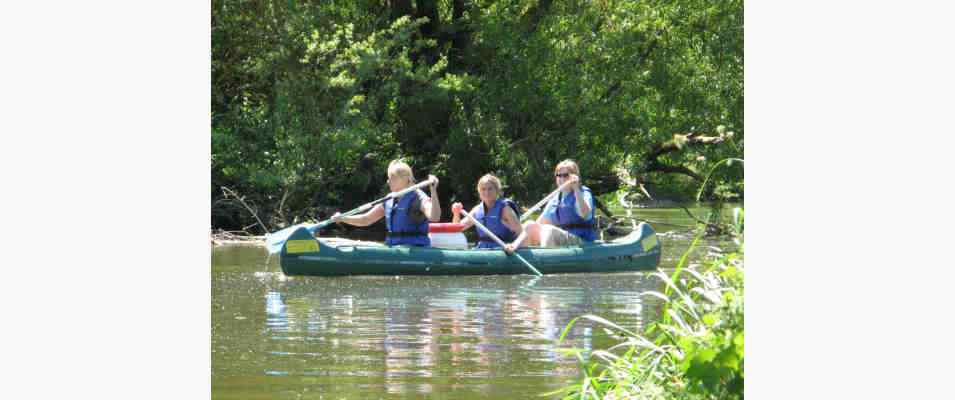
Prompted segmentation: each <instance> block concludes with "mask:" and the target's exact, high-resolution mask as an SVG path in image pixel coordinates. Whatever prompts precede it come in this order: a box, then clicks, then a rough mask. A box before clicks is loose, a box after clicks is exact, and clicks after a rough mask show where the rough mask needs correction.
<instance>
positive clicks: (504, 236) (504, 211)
mask: <svg viewBox="0 0 955 400" xmlns="http://www.w3.org/2000/svg"><path fill="white" fill-rule="evenodd" d="M477 191H478V197H480V198H481V204H478V205H476V206H474V208H473V209H472V210H471V212H470V213H468V214H470V215H471V217H473V218H475V219H477V220H479V221H481V224H483V225H484V226H485V227H487V229H488V230H490V231H491V232H493V233H494V234H495V235H496V236H497V237H498V238H500V239H501V241H504V242H510V241H512V240H514V239H515V238H517V236H518V235H520V234H521V232H523V231H524V229H523V227H521V222H520V218H518V217H517V205H516V204H514V202H513V201H511V199H502V198H501V180H500V179H498V178H497V177H496V176H494V175H491V174H486V175H484V176H482V177H481V179H480V180H478V184H477ZM462 208H464V206H463V205H462V204H461V203H454V204H452V205H451V212H452V213H453V214H454V217H453V218H452V222H454V223H459V222H460V223H462V224H464V229H468V228H470V227H472V226H474V221H473V220H472V219H471V218H470V217H468V218H464V220H463V221H462V220H461V209H462ZM500 247H501V246H500V245H498V244H497V242H495V241H494V240H493V239H491V237H490V236H488V235H487V234H486V233H484V230H483V229H478V244H477V248H479V249H499V248H500Z"/></svg>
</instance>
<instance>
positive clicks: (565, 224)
mask: <svg viewBox="0 0 955 400" xmlns="http://www.w3.org/2000/svg"><path fill="white" fill-rule="evenodd" d="M554 182H555V184H556V185H557V187H560V186H561V185H563V184H564V183H566V182H570V183H571V184H570V185H568V186H567V187H565V188H564V189H563V190H562V191H561V192H560V193H558V195H557V196H556V197H554V198H553V199H551V200H550V201H549V202H548V203H547V205H546V206H545V207H544V212H543V213H541V216H540V217H538V218H537V221H531V222H528V223H526V224H524V233H522V234H521V235H519V236H518V237H517V238H516V239H514V241H513V242H511V243H509V244H507V245H506V246H504V250H505V251H507V252H512V251H514V250H516V249H518V248H520V247H521V246H541V247H563V246H573V245H578V244H581V243H583V242H593V241H594V240H596V239H597V233H596V231H595V230H594V216H595V215H594V198H593V194H592V193H591V191H590V188H588V187H586V186H584V185H582V184H581V183H580V167H578V166H577V163H576V162H574V160H564V161H561V162H560V163H558V164H557V167H555V168H554Z"/></svg>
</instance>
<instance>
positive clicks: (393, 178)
mask: <svg viewBox="0 0 955 400" xmlns="http://www.w3.org/2000/svg"><path fill="white" fill-rule="evenodd" d="M428 179H431V180H432V181H433V182H434V183H432V184H431V186H430V188H431V197H428V195H426V194H425V193H424V192H423V191H421V190H415V191H413V192H411V193H408V194H405V195H404V196H401V197H399V198H396V199H388V200H387V201H385V202H384V203H383V204H378V205H376V206H375V207H374V208H372V209H371V210H369V211H368V212H366V213H364V214H361V215H352V216H347V217H342V216H341V213H335V215H333V216H332V221H335V222H344V223H346V224H349V225H354V226H368V225H371V224H374V223H375V222H378V220H380V219H381V217H385V226H386V227H387V228H388V236H387V238H386V239H385V244H386V245H388V246H398V245H406V246H420V247H430V246H431V239H429V238H428V223H429V221H430V222H438V221H440V220H441V202H440V201H439V200H438V178H437V177H435V176H434V175H428ZM413 184H414V176H413V175H412V173H411V167H409V166H408V164H406V163H404V162H403V161H399V160H395V161H392V162H391V164H389V165H388V187H389V188H390V189H391V191H392V193H394V192H399V191H401V190H403V189H405V188H408V187H410V186H411V185H413Z"/></svg>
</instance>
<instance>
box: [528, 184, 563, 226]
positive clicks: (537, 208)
mask: <svg viewBox="0 0 955 400" xmlns="http://www.w3.org/2000/svg"><path fill="white" fill-rule="evenodd" d="M570 183H571V182H570V181H567V182H564V184H563V185H560V187H558V188H557V190H555V191H553V192H551V193H550V194H549V195H547V197H545V198H544V200H541V201H539V202H537V204H534V207H531V208H529V209H528V210H527V211H525V212H524V214H521V222H524V220H525V219H527V217H530V216H531V214H533V213H534V211H537V210H539V209H540V208H541V207H542V206H543V205H544V204H547V202H548V201H550V199H552V198H553V197H554V196H556V195H557V193H560V191H561V190H564V187H566V186H567V185H570Z"/></svg>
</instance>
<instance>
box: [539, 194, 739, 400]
mask: <svg viewBox="0 0 955 400" xmlns="http://www.w3.org/2000/svg"><path fill="white" fill-rule="evenodd" d="M734 214H735V215H739V216H740V217H738V218H737V220H738V221H740V223H741V221H742V217H741V215H742V212H741V210H740V212H739V213H736V212H734ZM734 231H736V232H740V233H741V232H742V227H739V226H737V227H736V228H734ZM696 243H697V241H694V243H693V244H694V246H695V244H696ZM694 246H691V247H690V249H688V250H687V253H686V254H689V253H690V251H692V250H693V247H694ZM686 254H685V255H684V256H683V258H682V259H681V261H680V264H678V266H677V268H676V270H675V271H674V272H673V273H672V274H670V275H668V274H666V273H664V272H663V271H662V270H659V271H657V272H655V273H654V275H655V276H657V277H658V278H659V279H660V280H661V281H662V282H663V284H664V290H663V291H662V292H647V293H645V295H647V296H652V297H655V298H658V299H660V300H662V301H663V307H662V314H661V318H660V319H659V320H658V321H656V322H653V323H651V324H650V325H648V327H647V329H646V331H645V332H644V333H643V334H638V333H635V332H631V331H629V330H627V329H625V328H623V327H621V326H619V325H617V324H615V323H613V322H611V321H608V320H606V319H604V318H601V317H599V316H596V315H584V316H581V317H578V318H575V319H574V320H572V321H571V322H570V323H569V324H568V325H567V327H566V328H565V329H564V332H563V334H562V335H561V338H560V340H561V341H563V339H564V338H565V337H566V335H567V333H568V332H569V331H570V328H571V327H572V326H573V325H574V324H575V323H576V322H577V321H578V320H579V319H581V318H583V319H585V320H589V321H593V322H596V323H598V324H601V325H603V326H605V327H606V328H607V329H609V330H611V331H612V332H613V333H615V334H617V335H620V336H622V337H623V338H624V340H623V341H622V342H621V343H619V344H617V345H615V346H613V347H611V348H609V349H607V350H595V351H593V352H592V353H591V354H590V356H591V357H590V360H591V361H585V360H586V359H587V357H585V356H586V351H585V350H583V349H577V348H571V349H564V350H562V351H563V352H565V353H566V354H568V355H572V356H575V357H577V358H578V360H579V361H580V363H581V370H582V372H583V374H584V377H583V379H582V380H581V382H580V383H577V384H574V385H571V386H568V387H566V388H563V389H561V390H559V391H557V392H554V393H551V394H556V393H561V394H564V395H565V398H567V399H570V398H584V399H630V398H641V399H642V398H647V399H657V398H660V399H663V398H666V399H735V398H739V399H741V398H743V380H744V376H745V374H744V368H743V364H744V363H743V360H744V351H743V350H744V347H743V342H744V324H743V295H744V291H743V271H744V268H743V246H742V241H740V242H739V250H738V251H737V252H733V253H729V254H724V255H722V256H720V257H718V258H716V259H712V260H709V261H707V262H705V263H704V264H703V265H697V264H690V265H689V266H687V267H686V268H684V267H683V266H684V263H685V262H686Z"/></svg>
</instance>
